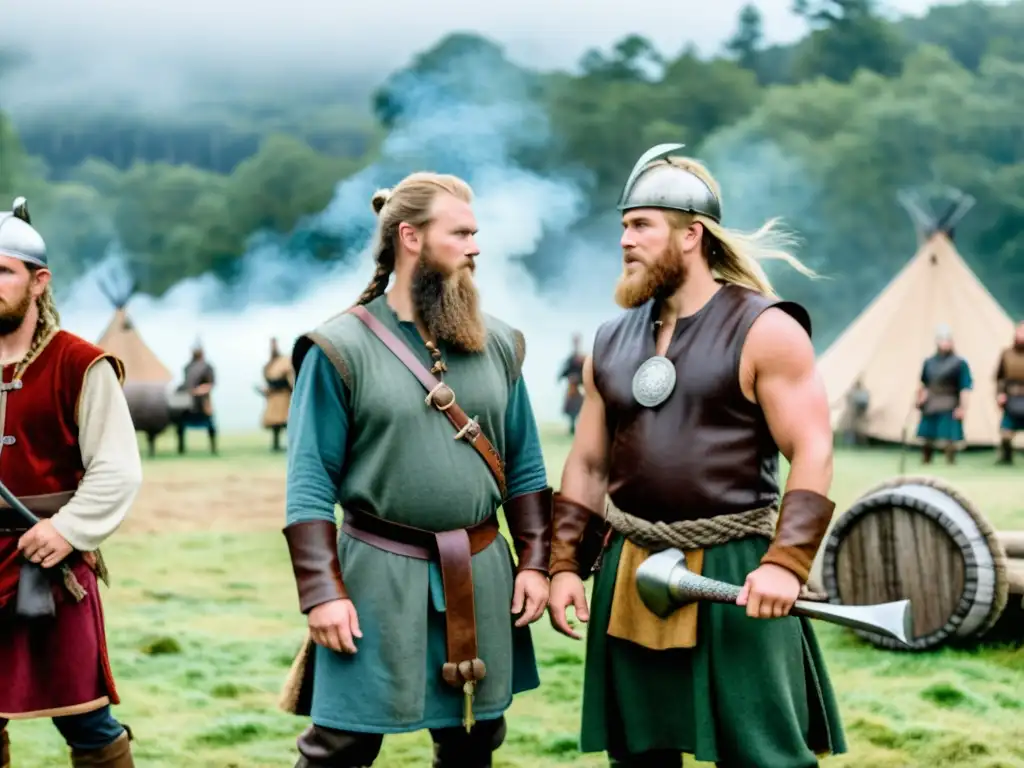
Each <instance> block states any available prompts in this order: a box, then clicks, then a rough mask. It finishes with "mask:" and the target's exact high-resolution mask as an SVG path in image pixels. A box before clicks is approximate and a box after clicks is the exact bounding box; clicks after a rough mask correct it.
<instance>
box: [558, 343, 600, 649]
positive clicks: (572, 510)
mask: <svg viewBox="0 0 1024 768" xmlns="http://www.w3.org/2000/svg"><path fill="white" fill-rule="evenodd" d="M583 387H584V395H583V405H582V407H581V408H580V415H579V417H578V419H577V420H576V436H575V439H574V440H573V442H572V448H571V449H570V450H569V456H568V457H567V458H566V460H565V466H564V467H563V469H562V487H561V490H560V491H559V493H557V494H555V499H554V515H553V531H552V537H551V568H550V572H551V577H552V580H551V593H550V595H549V598H548V613H549V614H550V616H551V624H552V626H554V628H555V629H556V630H557V631H558V632H561V633H562V634H563V635H566V636H567V637H571V638H573V639H575V640H579V639H580V635H579V633H578V632H576V631H575V630H574V629H573V627H572V625H571V624H570V623H569V618H568V613H567V612H568V608H569V606H572V607H573V610H574V611H575V613H576V618H577V619H579V620H580V621H587V620H588V619H589V618H590V613H589V608H588V607H587V598H586V593H585V592H584V589H583V580H582V579H581V578H580V576H579V560H578V551H579V544H580V540H581V538H582V536H583V532H584V530H585V529H586V526H587V523H588V522H589V521H590V520H591V515H592V514H595V513H597V512H599V511H600V510H601V509H602V508H603V507H604V497H605V494H606V493H607V492H608V458H609V443H608V432H607V430H606V428H605V421H604V402H603V401H602V400H601V395H600V394H599V393H598V391H597V388H596V387H595V386H594V367H593V362H592V360H591V359H590V357H587V359H586V360H585V361H584V363H583Z"/></svg>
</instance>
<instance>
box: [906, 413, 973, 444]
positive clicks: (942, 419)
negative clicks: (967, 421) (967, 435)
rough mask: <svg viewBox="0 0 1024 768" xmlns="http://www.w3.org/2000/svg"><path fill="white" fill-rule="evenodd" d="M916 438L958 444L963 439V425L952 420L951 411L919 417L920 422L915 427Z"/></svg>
mask: <svg viewBox="0 0 1024 768" xmlns="http://www.w3.org/2000/svg"><path fill="white" fill-rule="evenodd" d="M917 436H918V437H919V438H921V439H922V440H948V441H949V442H953V443H959V442H963V439H964V425H963V422H961V421H957V420H956V419H954V418H953V412H952V411H943V412H942V413H931V414H928V415H923V416H921V421H920V423H919V424H918V425H917Z"/></svg>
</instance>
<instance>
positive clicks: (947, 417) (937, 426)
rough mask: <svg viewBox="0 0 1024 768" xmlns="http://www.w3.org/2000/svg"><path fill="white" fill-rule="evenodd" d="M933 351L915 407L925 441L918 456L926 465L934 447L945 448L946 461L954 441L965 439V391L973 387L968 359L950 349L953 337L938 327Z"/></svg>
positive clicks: (952, 455)
mask: <svg viewBox="0 0 1024 768" xmlns="http://www.w3.org/2000/svg"><path fill="white" fill-rule="evenodd" d="M935 342H936V352H935V354H934V355H932V356H931V357H929V358H928V359H927V360H925V361H924V366H923V367H922V368H921V386H920V387H919V388H918V390H917V406H918V408H920V409H921V422H920V424H919V425H918V427H917V436H918V437H919V438H920V439H921V440H922V441H924V444H923V447H922V450H921V455H922V460H923V461H924V463H925V464H928V463H930V462H931V460H932V454H933V452H934V450H935V447H936V446H940V447H942V448H944V450H945V452H946V461H947V462H949V463H950V464H952V463H953V462H954V461H955V460H956V449H957V444H958V443H961V442H963V439H964V425H963V420H964V410H965V408H966V407H967V394H966V393H967V391H968V390H970V389H971V387H972V386H973V382H972V380H971V369H970V366H968V365H967V361H966V360H964V359H963V358H962V357H960V356H959V355H957V354H956V353H955V352H954V351H953V336H952V333H951V332H950V330H949V328H948V327H947V326H940V327H939V329H938V332H937V333H936V336H935Z"/></svg>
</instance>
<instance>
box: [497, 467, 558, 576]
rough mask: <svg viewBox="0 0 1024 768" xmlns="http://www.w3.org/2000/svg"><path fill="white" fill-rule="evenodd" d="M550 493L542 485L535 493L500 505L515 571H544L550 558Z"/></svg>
mask: <svg viewBox="0 0 1024 768" xmlns="http://www.w3.org/2000/svg"><path fill="white" fill-rule="evenodd" d="M551 494H552V489H551V488H550V487H549V488H545V489H544V490H543V491H537V492H536V493H525V494H523V495H522V496H516V497H515V498H513V499H509V500H507V501H506V502H505V503H504V504H503V505H502V506H503V508H504V510H505V520H506V521H507V522H508V531H509V533H510V534H512V545H513V546H514V548H515V550H516V557H517V558H518V560H519V565H518V567H517V568H516V571H517V572H522V571H526V570H533V571H540V572H541V573H545V574H546V573H547V572H548V561H549V560H550V558H551Z"/></svg>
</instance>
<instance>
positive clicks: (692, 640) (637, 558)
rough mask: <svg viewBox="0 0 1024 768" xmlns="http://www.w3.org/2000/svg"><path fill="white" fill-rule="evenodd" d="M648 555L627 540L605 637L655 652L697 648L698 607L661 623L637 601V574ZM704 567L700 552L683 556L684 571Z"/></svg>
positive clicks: (686, 608) (679, 611) (697, 571)
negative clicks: (624, 641)
mask: <svg viewBox="0 0 1024 768" xmlns="http://www.w3.org/2000/svg"><path fill="white" fill-rule="evenodd" d="M650 554H651V553H650V551H648V550H646V549H644V548H642V547H638V546H636V545H635V544H633V543H632V542H631V541H629V540H628V539H627V540H626V541H624V542H623V544H622V556H621V557H620V558H619V568H618V571H617V573H616V577H615V591H614V593H613V595H612V608H611V617H610V620H609V622H608V634H609V635H611V636H612V637H617V638H619V639H621V640H628V641H630V642H632V643H636V644H637V645H641V646H643V647H644V648H650V649H651V650H655V651H664V650H666V649H668V648H693V647H694V646H695V645H696V644H697V603H691V604H690V605H686V606H683V607H682V608H680V609H679V610H677V611H674V612H673V613H672V615H671V616H669V617H668V618H667V619H661V618H658V617H657V616H655V615H654V614H653V613H651V612H650V610H648V608H647V606H646V605H644V603H643V601H642V600H641V599H640V593H639V592H638V591H637V588H636V571H637V568H639V567H640V565H641V563H643V561H644V560H646V559H647V558H648V557H649V556H650ZM703 564H704V550H703V549H695V550H691V551H688V552H686V567H687V568H689V569H690V570H691V571H693V572H694V573H697V574H699V573H700V572H701V568H702V567H703Z"/></svg>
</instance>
